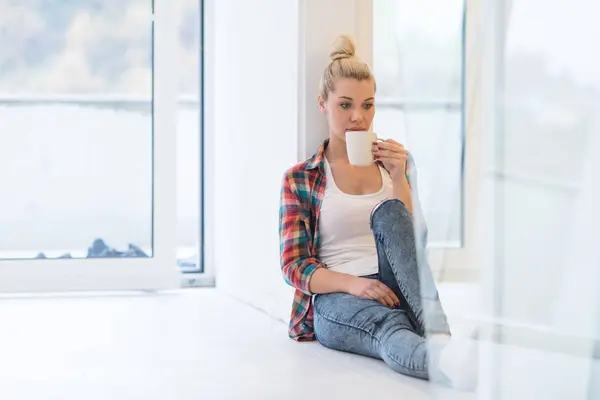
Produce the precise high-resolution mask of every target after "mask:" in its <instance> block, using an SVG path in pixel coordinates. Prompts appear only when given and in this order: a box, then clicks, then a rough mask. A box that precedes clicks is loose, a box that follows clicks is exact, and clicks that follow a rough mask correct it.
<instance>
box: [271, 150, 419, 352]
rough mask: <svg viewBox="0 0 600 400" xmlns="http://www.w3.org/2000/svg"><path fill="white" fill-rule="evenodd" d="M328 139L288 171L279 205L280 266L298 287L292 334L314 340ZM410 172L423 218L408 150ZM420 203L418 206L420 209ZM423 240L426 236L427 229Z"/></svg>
mask: <svg viewBox="0 0 600 400" xmlns="http://www.w3.org/2000/svg"><path fill="white" fill-rule="evenodd" d="M328 143H329V141H328V140H326V141H325V142H324V143H323V144H322V145H321V147H320V148H319V150H318V151H317V153H316V154H315V155H313V156H312V157H310V158H309V159H307V160H306V161H304V162H302V163H300V164H297V165H296V166H294V167H292V168H290V169H289V170H287V171H286V173H285V175H284V178H283V184H282V188H281V199H280V207H279V242H280V254H281V268H282V273H283V277H284V279H285V281H286V282H287V283H288V284H289V285H291V286H293V287H294V288H296V291H295V293H294V300H293V303H292V313H291V317H290V323H289V335H290V337H291V338H292V339H294V340H297V341H311V340H315V334H314V325H313V307H312V301H311V298H312V293H311V292H310V289H309V288H310V280H311V278H312V275H313V273H314V272H315V271H316V270H317V269H319V268H326V265H325V264H323V263H322V262H321V261H320V260H319V256H318V249H319V239H320V236H319V229H318V221H319V212H320V210H321V203H322V201H323V196H324V195H325V187H326V186H327V179H326V176H325V170H324V168H325V167H324V164H325V163H324V158H325V149H326V148H327V144H328ZM407 164H408V165H407V176H408V178H409V183H410V186H411V188H412V189H413V190H412V191H413V209H414V210H415V211H418V213H415V214H416V215H418V216H419V217H421V220H422V221H423V222H424V220H423V219H422V212H421V209H420V204H419V202H418V198H417V197H416V186H415V184H416V181H414V179H416V175H414V173H416V170H415V168H414V161H413V159H412V156H411V155H410V154H409V157H408V163H407ZM417 207H418V209H417ZM422 226H423V227H424V230H423V231H422V232H423V233H424V236H423V237H422V238H423V240H426V236H427V229H426V227H425V224H423V225H422Z"/></svg>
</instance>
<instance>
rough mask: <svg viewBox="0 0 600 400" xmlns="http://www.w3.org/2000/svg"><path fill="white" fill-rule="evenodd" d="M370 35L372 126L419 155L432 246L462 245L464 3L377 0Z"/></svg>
mask: <svg viewBox="0 0 600 400" xmlns="http://www.w3.org/2000/svg"><path fill="white" fill-rule="evenodd" d="M431 10H436V12H432V11H431ZM373 38H374V49H373V50H374V56H373V64H374V73H375V76H376V78H377V92H378V93H377V95H378V99H377V112H376V116H375V121H374V129H375V131H377V133H378V134H380V135H381V136H382V137H389V138H393V139H395V140H398V141H400V142H401V143H403V144H404V145H405V146H406V147H407V148H408V149H409V151H411V153H412V154H413V155H414V157H415V161H416V164H417V169H418V176H419V179H418V181H419V192H420V198H421V202H422V205H423V210H424V213H425V217H426V219H427V222H428V227H429V244H430V246H433V247H450V248H456V247H460V246H462V245H463V239H462V236H463V234H462V229H463V227H462V204H463V198H462V197H463V184H462V182H463V146H464V134H463V131H464V124H463V101H462V98H463V86H464V79H463V75H464V73H463V70H464V68H463V53H464V52H463V42H464V5H463V1H462V0H451V1H448V0H426V1H420V2H414V1H407V0H374V24H373Z"/></svg>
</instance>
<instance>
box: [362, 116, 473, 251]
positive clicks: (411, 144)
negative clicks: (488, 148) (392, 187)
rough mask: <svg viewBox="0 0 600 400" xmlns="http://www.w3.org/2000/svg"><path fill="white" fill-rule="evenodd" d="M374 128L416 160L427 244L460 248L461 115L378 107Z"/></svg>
mask: <svg viewBox="0 0 600 400" xmlns="http://www.w3.org/2000/svg"><path fill="white" fill-rule="evenodd" d="M373 128H374V129H375V131H376V132H377V133H378V134H380V135H382V136H383V137H388V138H391V139H394V140H397V141H398V142H400V143H404V145H405V146H406V147H407V148H408V149H409V150H410V152H411V153H412V154H413V156H414V158H415V162H416V164H417V171H418V185H419V186H418V191H419V197H420V200H421V205H422V207H423V212H424V214H425V218H426V220H427V226H428V228H429V243H430V245H433V246H450V247H457V246H460V237H461V219H460V207H461V205H460V198H461V185H460V182H461V160H460V154H461V151H462V150H461V146H462V141H461V135H460V129H461V115H460V112H458V111H444V110H423V111H409V112H405V111H402V110H398V109H391V108H379V107H378V109H377V112H376V117H375V122H374V124H373ZM452 133H455V134H452ZM440 199H443V201H442V200H440Z"/></svg>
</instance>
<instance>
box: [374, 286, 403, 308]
mask: <svg viewBox="0 0 600 400" xmlns="http://www.w3.org/2000/svg"><path fill="white" fill-rule="evenodd" d="M379 286H380V287H381V289H382V290H383V291H385V293H386V295H387V296H389V298H390V299H391V300H392V304H393V305H394V306H399V305H400V299H398V296H396V293H394V291H393V290H392V289H390V288H389V287H388V286H387V285H386V284H384V283H382V282H380V285H379Z"/></svg>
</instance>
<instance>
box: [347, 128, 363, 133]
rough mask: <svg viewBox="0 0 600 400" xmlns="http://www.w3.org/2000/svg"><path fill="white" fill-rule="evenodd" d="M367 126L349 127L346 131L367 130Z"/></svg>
mask: <svg viewBox="0 0 600 400" xmlns="http://www.w3.org/2000/svg"><path fill="white" fill-rule="evenodd" d="M366 130H367V129H366V128H348V129H346V132H348V131H366Z"/></svg>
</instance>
